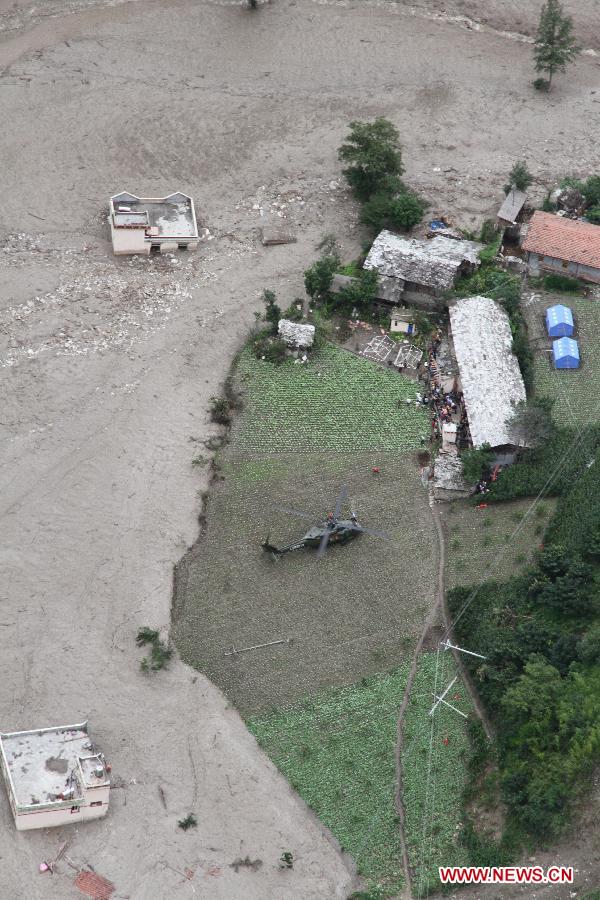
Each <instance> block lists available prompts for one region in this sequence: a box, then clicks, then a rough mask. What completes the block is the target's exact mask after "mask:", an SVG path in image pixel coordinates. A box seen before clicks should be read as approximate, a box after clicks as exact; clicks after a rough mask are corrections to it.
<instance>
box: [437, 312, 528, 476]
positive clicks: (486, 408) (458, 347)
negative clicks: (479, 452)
mask: <svg viewBox="0 0 600 900" xmlns="http://www.w3.org/2000/svg"><path fill="white" fill-rule="evenodd" d="M450 329H451V336H452V344H453V349H454V354H455V357H456V361H457V364H458V371H459V377H460V389H461V390H462V392H463V398H464V405H465V409H466V412H467V417H468V420H469V429H470V432H471V439H472V441H473V446H474V447H481V446H482V445H483V444H489V445H490V447H492V449H493V450H495V451H496V454H497V457H498V461H499V462H503V463H508V462H511V461H512V460H513V459H514V456H515V453H516V451H517V450H518V449H519V447H521V446H523V445H522V443H520V442H519V441H517V440H516V439H515V436H514V435H513V434H512V432H511V428H510V426H509V421H510V419H511V418H512V416H513V414H514V408H515V405H516V404H517V403H520V402H521V401H523V400H525V385H524V383H523V377H522V375H521V370H520V369H519V363H518V361H517V358H516V356H515V355H514V353H513V351H512V334H511V330H510V322H509V319H508V315H507V314H506V312H505V311H504V310H503V309H502V307H501V306H500V305H499V304H498V303H495V302H494V301H493V300H490V299H489V298H488V297H466V298H464V299H462V300H457V301H456V302H455V303H453V304H452V305H451V306H450Z"/></svg>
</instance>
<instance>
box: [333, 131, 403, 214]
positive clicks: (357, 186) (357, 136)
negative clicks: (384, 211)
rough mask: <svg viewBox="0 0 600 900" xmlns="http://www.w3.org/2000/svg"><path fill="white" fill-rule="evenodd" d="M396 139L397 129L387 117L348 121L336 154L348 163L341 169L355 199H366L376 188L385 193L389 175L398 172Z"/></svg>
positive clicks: (400, 160)
mask: <svg viewBox="0 0 600 900" xmlns="http://www.w3.org/2000/svg"><path fill="white" fill-rule="evenodd" d="M399 140H400V136H399V134H398V130H397V129H396V127H395V126H394V125H393V124H392V123H391V122H390V121H388V119H384V118H381V117H380V118H377V119H375V121H374V122H351V123H350V134H349V135H348V137H347V138H346V141H345V143H343V144H342V146H341V147H340V149H339V150H338V155H339V158H340V159H341V160H342V162H345V163H348V166H347V168H345V169H344V170H343V173H344V176H345V177H346V180H347V181H348V184H349V185H350V187H351V188H352V191H353V193H354V195H355V196H356V197H357V198H358V199H359V200H368V199H369V197H371V196H372V194H374V193H375V192H376V191H377V190H379V189H382V190H385V191H386V193H389V179H390V177H393V178H395V179H399V176H400V175H402V173H403V171H404V169H403V167H402V152H401V148H400V143H399ZM386 182H387V183H386Z"/></svg>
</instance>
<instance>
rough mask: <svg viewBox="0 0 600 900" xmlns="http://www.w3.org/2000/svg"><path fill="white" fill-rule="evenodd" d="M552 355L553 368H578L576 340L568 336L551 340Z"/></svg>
mask: <svg viewBox="0 0 600 900" xmlns="http://www.w3.org/2000/svg"><path fill="white" fill-rule="evenodd" d="M552 357H553V359H554V368H555V369H578V368H579V347H578V346H577V341H574V340H573V338H568V337H562V338H559V339H558V340H557V341H552Z"/></svg>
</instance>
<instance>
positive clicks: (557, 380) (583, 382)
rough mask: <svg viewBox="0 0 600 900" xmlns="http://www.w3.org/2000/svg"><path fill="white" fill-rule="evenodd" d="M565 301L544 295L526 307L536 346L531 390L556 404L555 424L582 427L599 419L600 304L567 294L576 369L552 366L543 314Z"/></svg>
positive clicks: (530, 329) (531, 333)
mask: <svg viewBox="0 0 600 900" xmlns="http://www.w3.org/2000/svg"><path fill="white" fill-rule="evenodd" d="M557 302H565V298H564V297H563V298H562V300H561V299H560V298H556V297H551V298H550V297H544V299H543V300H542V302H540V303H535V304H532V305H531V306H529V307H527V309H526V314H527V318H528V323H529V334H530V336H531V337H532V339H533V346H534V347H535V360H534V389H535V392H536V393H537V394H538V395H540V396H543V397H551V398H552V399H553V400H554V401H555V403H554V407H553V410H552V415H553V417H554V419H555V420H556V422H557V424H558V425H564V426H566V427H569V428H573V427H576V428H577V427H581V426H584V425H587V424H588V423H590V422H593V421H597V419H598V397H599V396H600V338H599V335H600V303H598V301H597V300H593V299H586V298H582V297H569V298H568V300H567V301H566V302H567V305H568V306H569V307H570V309H571V310H572V311H573V318H574V320H575V334H574V337H575V338H576V339H577V341H578V343H579V352H580V357H581V365H580V368H579V369H563V370H559V369H555V368H554V364H553V362H552V355H551V354H550V353H548V352H546V351H547V350H549V349H551V348H552V340H551V338H549V337H547V335H546V330H545V325H544V317H545V315H546V310H547V309H548V307H549V306H553V305H554V304H555V303H557Z"/></svg>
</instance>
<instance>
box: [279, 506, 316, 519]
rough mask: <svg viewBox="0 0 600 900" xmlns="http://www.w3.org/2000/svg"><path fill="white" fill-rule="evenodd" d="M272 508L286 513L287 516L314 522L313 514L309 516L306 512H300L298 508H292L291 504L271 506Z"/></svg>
mask: <svg viewBox="0 0 600 900" xmlns="http://www.w3.org/2000/svg"><path fill="white" fill-rule="evenodd" d="M271 508H272V509H277V510H279V512H284V513H287V514H288V515H289V516H296V518H297V519H306V521H307V522H314V521H315V516H309V515H308V513H303V512H300V510H299V509H293V508H292V507H291V506H277V505H275V506H273V507H271Z"/></svg>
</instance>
